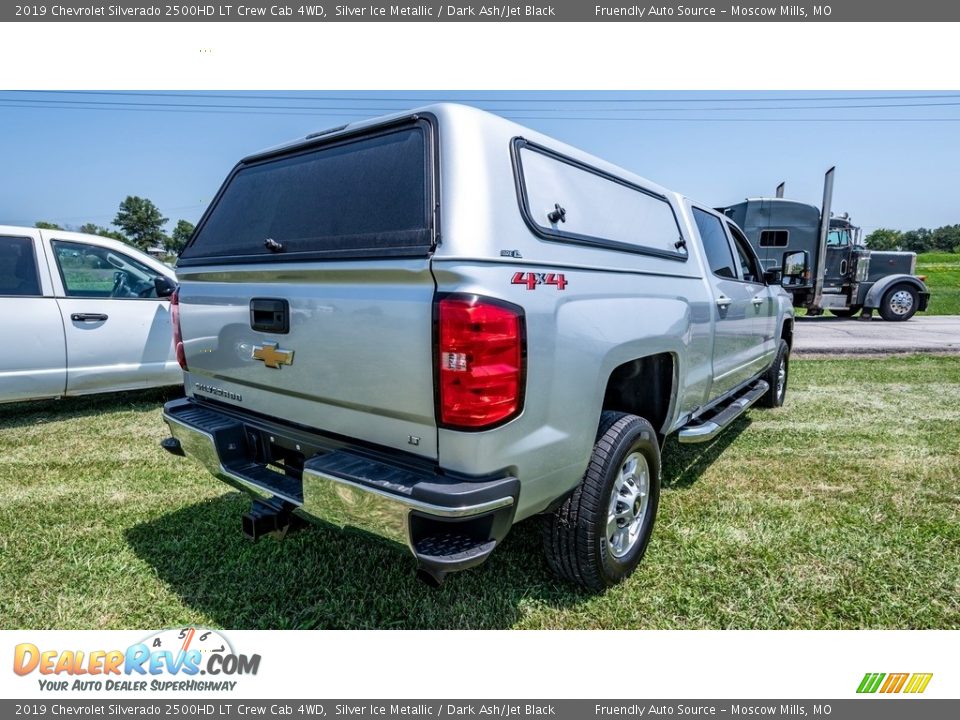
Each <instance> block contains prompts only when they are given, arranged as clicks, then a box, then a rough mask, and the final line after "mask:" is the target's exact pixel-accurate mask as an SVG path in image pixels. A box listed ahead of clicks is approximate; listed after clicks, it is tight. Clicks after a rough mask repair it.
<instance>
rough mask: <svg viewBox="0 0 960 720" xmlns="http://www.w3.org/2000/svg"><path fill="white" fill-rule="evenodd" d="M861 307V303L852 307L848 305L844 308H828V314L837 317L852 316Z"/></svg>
mask: <svg viewBox="0 0 960 720" xmlns="http://www.w3.org/2000/svg"><path fill="white" fill-rule="evenodd" d="M862 309H863V306H862V305H854V306H853V307H849V308H846V309H841V308H830V314H831V315H833V316H835V317H838V318H848V317H853V316H854V315H856V314H857V313H858V312H860V311H861V310H862Z"/></svg>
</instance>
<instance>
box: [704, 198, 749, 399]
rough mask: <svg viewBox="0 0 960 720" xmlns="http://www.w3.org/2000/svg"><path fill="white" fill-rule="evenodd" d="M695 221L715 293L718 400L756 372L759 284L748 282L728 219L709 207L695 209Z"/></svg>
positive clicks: (713, 391) (713, 389) (714, 391)
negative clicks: (729, 229) (756, 323)
mask: <svg viewBox="0 0 960 720" xmlns="http://www.w3.org/2000/svg"><path fill="white" fill-rule="evenodd" d="M693 218H694V220H695V222H696V225H697V229H698V230H699V232H700V240H701V242H702V244H703V249H704V252H705V255H706V262H707V278H708V280H709V282H710V285H711V288H712V290H713V301H714V306H713V319H714V340H713V383H712V384H711V390H710V399H714V398H716V397H718V396H720V395H722V394H724V393H726V392H729V391H731V390H733V389H734V388H735V387H737V386H738V385H740V384H742V383H744V382H746V381H747V380H749V379H750V377H751V376H752V375H754V374H756V372H759V370H758V369H757V366H758V364H759V363H758V360H759V348H758V347H757V341H756V330H755V325H754V318H755V316H756V308H755V307H754V303H753V300H754V297H755V295H756V293H757V286H756V284H755V283H747V282H744V279H743V277H742V276H741V273H740V270H739V268H738V265H739V263H738V262H737V260H736V259H735V253H734V247H733V244H732V243H731V241H730V237H729V236H728V235H727V231H726V227H725V225H726V222H725V221H724V219H723V218H722V217H721V216H720V215H718V214H717V213H715V212H713V211H712V210H708V209H706V208H700V207H694V208H693Z"/></svg>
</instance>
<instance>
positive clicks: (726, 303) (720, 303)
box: [717, 295, 733, 308]
mask: <svg viewBox="0 0 960 720" xmlns="http://www.w3.org/2000/svg"><path fill="white" fill-rule="evenodd" d="M731 303H733V300H731V299H730V298H728V297H726V296H724V295H721V296H720V297H718V298H717V307H719V308H726V307H730V305H731Z"/></svg>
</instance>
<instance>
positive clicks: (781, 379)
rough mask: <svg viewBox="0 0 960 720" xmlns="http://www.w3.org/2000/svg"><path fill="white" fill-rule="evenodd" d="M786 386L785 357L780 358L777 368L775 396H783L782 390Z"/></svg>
mask: <svg viewBox="0 0 960 720" xmlns="http://www.w3.org/2000/svg"><path fill="white" fill-rule="evenodd" d="M786 387H787V359H786V358H785V357H781V358H780V367H779V368H777V397H778V398H782V397H783V390H784V388H786Z"/></svg>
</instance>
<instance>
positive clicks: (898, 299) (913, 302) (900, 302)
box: [880, 284, 919, 322]
mask: <svg viewBox="0 0 960 720" xmlns="http://www.w3.org/2000/svg"><path fill="white" fill-rule="evenodd" d="M918 300H919V296H918V295H917V291H916V290H915V289H914V288H913V287H912V286H910V285H906V284H900V285H894V286H893V287H892V288H890V289H889V290H888V291H887V293H886V294H885V295H884V296H883V301H882V302H881V303H880V315H881V316H882V317H883V319H884V320H892V321H894V322H896V321H900V322H902V321H904V320H909V319H910V318H912V317H913V315H914V313H916V312H917V305H918Z"/></svg>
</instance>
